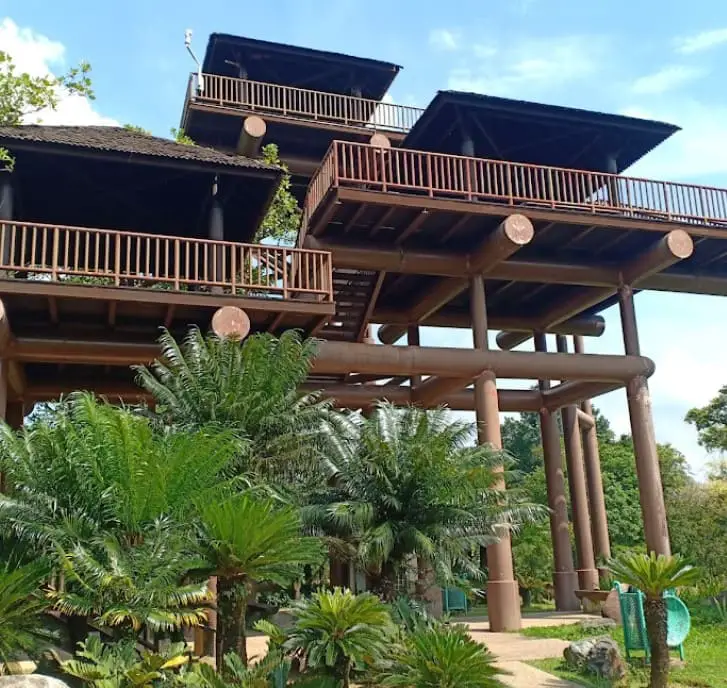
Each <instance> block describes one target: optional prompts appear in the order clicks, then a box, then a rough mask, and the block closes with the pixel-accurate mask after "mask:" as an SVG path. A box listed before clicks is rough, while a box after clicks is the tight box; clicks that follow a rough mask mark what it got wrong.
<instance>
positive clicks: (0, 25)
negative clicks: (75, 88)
mask: <svg viewBox="0 0 727 688" xmlns="http://www.w3.org/2000/svg"><path fill="white" fill-rule="evenodd" d="M0 46H2V49H3V51H5V52H7V53H8V54H9V55H10V56H11V57H12V58H13V62H14V63H15V65H16V68H17V71H18V72H27V73H28V74H30V75H31V76H48V75H50V74H52V73H53V71H58V70H64V69H65V68H67V66H68V65H67V64H66V61H65V57H66V49H65V46H64V45H63V44H62V43H59V42H58V41H54V40H51V39H50V38H48V37H47V36H43V35H42V34H39V33H37V32H35V31H33V30H32V29H30V28H27V27H22V28H21V27H19V26H18V25H17V24H16V23H15V22H14V21H13V20H12V19H10V18H8V17H6V18H5V19H3V20H2V21H0ZM28 121H29V122H42V123H43V124H70V125H92V124H96V125H98V124H104V125H117V124H118V122H117V121H116V120H114V119H112V118H110V117H105V116H104V115H101V114H100V113H98V112H97V111H96V110H95V109H94V108H93V105H92V103H91V101H89V100H88V99H87V98H83V97H82V96H78V95H70V94H67V93H61V94H60V100H59V103H58V107H57V109H56V110H44V111H41V112H39V113H35V114H34V115H33V116H31V117H29V118H28Z"/></svg>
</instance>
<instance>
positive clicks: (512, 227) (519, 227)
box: [503, 213, 535, 246]
mask: <svg viewBox="0 0 727 688" xmlns="http://www.w3.org/2000/svg"><path fill="white" fill-rule="evenodd" d="M503 231H504V232H505V236H506V237H507V238H508V239H509V240H510V241H511V242H512V243H513V244H516V245H518V246H525V244H528V243H530V241H531V240H532V238H533V235H534V234H535V229H534V228H533V223H532V222H531V221H530V220H529V219H528V218H527V217H525V215H520V214H519V213H515V214H513V215H510V216H509V217H508V218H507V219H506V220H505V221H504V222H503Z"/></svg>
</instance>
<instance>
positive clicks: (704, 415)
mask: <svg viewBox="0 0 727 688" xmlns="http://www.w3.org/2000/svg"><path fill="white" fill-rule="evenodd" d="M684 420H686V421H687V423H689V424H691V425H693V426H694V427H695V428H697V432H698V440H699V444H700V445H701V446H703V447H704V448H705V449H706V450H707V451H708V452H715V453H718V452H724V451H727V385H725V386H724V387H722V388H720V390H719V392H718V393H717V396H716V397H714V399H712V400H711V401H710V402H709V403H708V404H707V405H706V406H702V407H701V408H693V409H690V411H689V412H688V413H687V415H686V417H685V419H684Z"/></svg>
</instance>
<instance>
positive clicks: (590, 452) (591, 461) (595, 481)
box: [573, 335, 611, 575]
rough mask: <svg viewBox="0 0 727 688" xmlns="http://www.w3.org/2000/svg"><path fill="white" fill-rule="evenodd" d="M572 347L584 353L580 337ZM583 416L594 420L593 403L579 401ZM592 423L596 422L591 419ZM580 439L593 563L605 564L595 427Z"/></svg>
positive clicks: (608, 553)
mask: <svg viewBox="0 0 727 688" xmlns="http://www.w3.org/2000/svg"><path fill="white" fill-rule="evenodd" d="M573 347H574V349H575V352H576V353H577V354H583V353H585V345H584V342H583V337H582V336H581V335H573ZM581 410H582V411H583V413H586V414H587V415H589V416H591V417H593V404H591V400H590V399H584V400H583V401H582V402H581ZM594 420H595V419H594ZM581 438H582V440H583V459H584V463H585V467H586V483H587V484H588V506H589V510H590V512H591V531H592V535H593V550H594V553H595V555H596V562H597V563H598V562H599V561H601V562H604V563H605V562H606V561H608V560H609V559H610V558H611V542H610V539H609V537H608V516H607V515H606V498H605V496H604V494H603V478H602V476H601V457H600V454H599V450H598V434H597V432H596V424H595V422H594V423H593V427H590V428H581ZM598 571H599V574H601V575H605V574H607V573H608V569H607V568H606V567H604V566H599V568H598Z"/></svg>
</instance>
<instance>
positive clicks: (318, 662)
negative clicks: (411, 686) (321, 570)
mask: <svg viewBox="0 0 727 688" xmlns="http://www.w3.org/2000/svg"><path fill="white" fill-rule="evenodd" d="M292 611H293V614H294V615H295V622H294V624H293V626H292V628H291V629H290V630H289V631H288V632H287V634H286V635H287V638H286V640H285V642H284V643H283V647H284V648H285V650H287V651H288V652H290V653H292V654H293V655H295V656H300V657H302V659H303V663H304V665H305V667H306V669H311V670H313V671H316V672H320V673H322V674H324V675H327V676H329V677H331V678H333V679H335V680H337V681H340V682H341V685H342V686H343V688H348V686H350V685H351V674H352V671H353V670H354V669H358V670H365V669H368V668H371V667H373V666H375V665H376V664H377V663H378V662H380V661H381V660H382V659H383V658H384V657H385V656H386V654H387V652H388V650H389V644H390V642H391V641H392V640H393V638H394V637H395V627H394V624H393V622H392V620H391V616H390V615H389V612H388V610H387V608H386V606H385V605H384V604H382V603H381V602H380V600H379V599H378V598H377V597H376V596H375V595H372V594H370V593H363V594H360V595H354V594H353V593H352V592H350V591H349V590H341V589H340V588H336V589H335V590H333V591H322V592H317V593H314V594H313V596H312V597H311V598H310V600H306V601H302V602H298V603H296V604H295V605H294V606H293V610H292Z"/></svg>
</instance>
